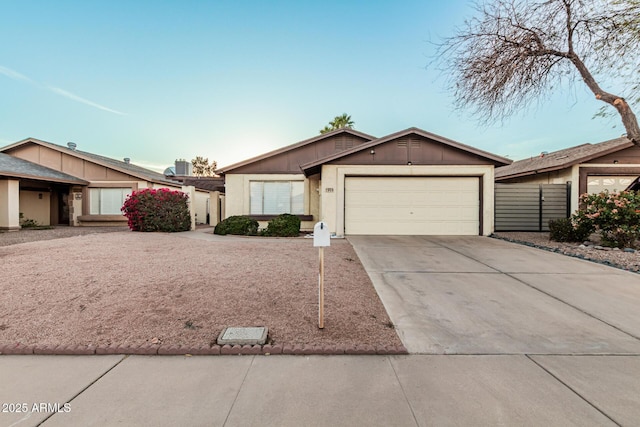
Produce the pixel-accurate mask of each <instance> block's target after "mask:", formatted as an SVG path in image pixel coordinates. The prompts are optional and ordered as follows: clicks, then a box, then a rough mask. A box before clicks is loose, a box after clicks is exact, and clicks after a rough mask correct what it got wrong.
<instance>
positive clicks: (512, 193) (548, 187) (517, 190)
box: [495, 182, 571, 231]
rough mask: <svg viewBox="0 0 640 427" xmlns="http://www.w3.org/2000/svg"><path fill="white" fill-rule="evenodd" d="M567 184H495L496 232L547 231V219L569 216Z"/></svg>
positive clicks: (568, 184) (569, 187)
mask: <svg viewBox="0 0 640 427" xmlns="http://www.w3.org/2000/svg"><path fill="white" fill-rule="evenodd" d="M570 194H571V183H570V182H567V183H566V184H496V185H495V230H496V231H549V220H550V219H557V218H568V217H569V215H570V212H569V210H570V206H571V203H570V201H569V200H570V199H569V197H570Z"/></svg>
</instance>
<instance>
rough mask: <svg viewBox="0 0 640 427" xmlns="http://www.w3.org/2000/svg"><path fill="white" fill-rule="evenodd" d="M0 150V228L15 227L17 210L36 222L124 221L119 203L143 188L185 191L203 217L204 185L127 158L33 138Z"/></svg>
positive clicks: (90, 222)
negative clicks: (174, 177) (185, 183)
mask: <svg viewBox="0 0 640 427" xmlns="http://www.w3.org/2000/svg"><path fill="white" fill-rule="evenodd" d="M0 154H2V159H3V161H2V162H0V209H1V210H2V212H0V229H17V228H19V214H20V213H22V214H23V217H24V218H25V219H35V220H36V221H38V223H40V224H42V225H72V226H82V225H126V223H127V221H126V218H125V217H124V216H123V215H122V213H121V212H120V208H121V207H122V204H123V203H124V200H125V199H126V197H127V196H128V195H129V194H130V193H131V192H132V191H134V190H141V189H143V188H155V189H158V188H170V189H172V190H181V191H187V192H188V193H189V195H190V199H191V200H192V201H193V200H195V203H194V205H193V208H194V214H195V215H196V218H197V219H198V222H205V220H206V218H207V214H208V212H207V211H206V206H207V203H206V199H208V198H209V196H210V192H209V191H202V190H200V191H199V190H196V189H194V188H192V187H183V186H182V184H181V183H179V182H176V181H172V180H169V179H167V178H165V176H164V175H163V174H160V173H157V172H154V171H151V170H148V169H145V168H142V167H140V166H136V165H134V164H132V163H130V161H129V159H128V158H125V159H123V160H122V161H120V160H115V159H112V158H109V157H104V156H100V155H97V154H93V153H88V152H85V151H80V150H78V149H77V147H76V144H74V143H69V144H68V145H67V146H66V147H65V146H61V145H57V144H53V143H50V142H46V141H41V140H38V139H34V138H28V139H25V140H22V141H19V142H16V143H14V144H11V145H8V146H6V147H3V148H0ZM9 158H11V159H13V160H11V159H9ZM203 200H204V203H203ZM216 200H217V199H216ZM5 201H6V203H3V202H5ZM5 211H6V212H5Z"/></svg>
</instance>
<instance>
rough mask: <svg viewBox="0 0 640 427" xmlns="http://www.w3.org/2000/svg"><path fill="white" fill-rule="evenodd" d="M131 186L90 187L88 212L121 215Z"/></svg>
mask: <svg viewBox="0 0 640 427" xmlns="http://www.w3.org/2000/svg"><path fill="white" fill-rule="evenodd" d="M129 194H131V188H90V189H89V202H90V207H89V213H90V214H91V215H122V211H121V210H120V208H121V207H122V205H124V201H125V199H126V198H127V196H128V195H129Z"/></svg>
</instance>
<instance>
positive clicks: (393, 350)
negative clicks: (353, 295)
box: [0, 344, 409, 356]
mask: <svg viewBox="0 0 640 427" xmlns="http://www.w3.org/2000/svg"><path fill="white" fill-rule="evenodd" d="M25 354H26V355H29V354H37V355H56V356H60V355H65V356H79V355H83V356H84V355H98V356H99V355H106V354H121V355H148V356H155V355H157V356H181V355H182V356H184V355H190V356H226V355H264V356H269V355H277V354H286V355H304V356H308V355H325V356H326V355H406V354H409V352H408V351H407V349H406V348H405V347H404V346H403V345H398V346H395V345H389V346H377V347H376V346H372V345H364V344H363V345H360V344H356V345H349V346H344V345H326V346H323V345H309V344H305V345H302V344H295V345H290V344H285V345H282V344H275V345H271V344H264V345H233V346H231V345H229V344H226V345H223V346H219V345H213V346H205V345H203V346H199V347H183V346H179V345H154V344H142V345H140V346H132V345H114V344H111V345H108V346H104V347H94V346H81V345H69V346H64V345H50V346H46V345H44V346H38V345H20V344H16V345H4V346H3V345H0V355H25Z"/></svg>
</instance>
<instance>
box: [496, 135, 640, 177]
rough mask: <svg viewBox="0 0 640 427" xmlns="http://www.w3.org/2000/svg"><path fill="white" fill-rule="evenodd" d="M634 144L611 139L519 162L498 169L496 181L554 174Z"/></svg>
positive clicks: (627, 140) (622, 139)
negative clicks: (545, 173) (538, 174)
mask: <svg viewBox="0 0 640 427" xmlns="http://www.w3.org/2000/svg"><path fill="white" fill-rule="evenodd" d="M632 146H633V143H632V142H631V140H629V139H628V138H626V137H620V138H616V139H611V140H609V141H604V142H600V143H598V144H590V143H587V144H582V145H578V146H575V147H571V148H565V149H563V150H558V151H554V152H551V153H548V154H544V155H540V156H537V157H531V158H530V159H524V160H518V161H516V162H513V163H512V164H510V165H509V166H503V167H500V168H497V169H496V171H495V177H496V180H498V181H499V180H504V179H509V178H517V177H520V176H527V175H535V174H537V173H544V172H552V171H555V170H560V169H564V168H568V167H570V166H573V165H576V164H580V163H584V162H588V161H589V160H592V159H595V158H598V157H601V156H605V155H607V154H611V153H615V152H617V151H620V150H624V149H626V148H629V147H632Z"/></svg>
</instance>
